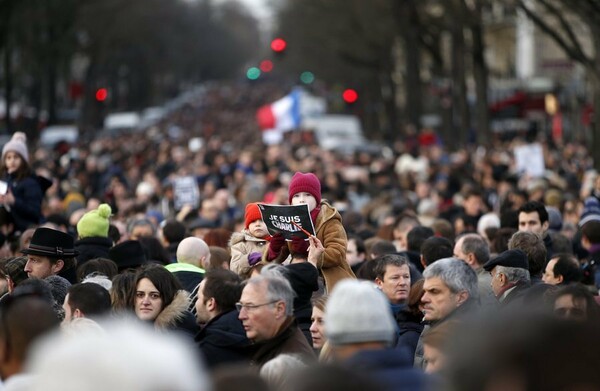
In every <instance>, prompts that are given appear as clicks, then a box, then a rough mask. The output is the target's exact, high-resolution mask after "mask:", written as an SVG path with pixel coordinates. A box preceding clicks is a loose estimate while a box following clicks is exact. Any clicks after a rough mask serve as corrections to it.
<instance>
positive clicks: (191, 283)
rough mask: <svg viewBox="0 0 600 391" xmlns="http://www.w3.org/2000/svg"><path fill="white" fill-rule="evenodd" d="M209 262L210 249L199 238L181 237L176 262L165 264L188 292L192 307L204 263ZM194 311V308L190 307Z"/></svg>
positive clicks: (203, 270)
mask: <svg viewBox="0 0 600 391" xmlns="http://www.w3.org/2000/svg"><path fill="white" fill-rule="evenodd" d="M209 262H210V249H209V248H208V245H207V244H206V242H205V241H204V240H202V239H200V238H196V237H189V238H185V239H183V240H182V241H181V242H180V243H179V246H178V247H177V262H176V263H171V264H169V265H167V266H166V269H167V270H168V271H170V272H171V273H173V275H174V276H175V278H177V280H178V281H179V282H180V283H181V286H182V287H183V289H185V290H186V291H187V292H189V293H190V299H191V301H192V307H193V306H194V303H195V302H196V297H197V295H198V287H199V284H200V281H202V279H203V278H204V273H205V269H204V267H205V265H207V264H209ZM190 311H192V312H195V308H190Z"/></svg>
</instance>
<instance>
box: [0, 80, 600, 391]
mask: <svg viewBox="0 0 600 391" xmlns="http://www.w3.org/2000/svg"><path fill="white" fill-rule="evenodd" d="M274 97H275V92H274V90H273V89H272V86H268V85H260V84H259V85H253V86H248V85H211V86H210V87H209V88H207V90H206V91H205V93H204V94H203V96H202V97H198V98H197V99H198V100H197V101H193V102H189V103H188V104H187V105H186V106H184V107H183V108H182V109H181V110H179V111H177V112H175V113H172V114H171V115H170V116H169V117H168V118H166V119H164V120H163V121H162V122H161V123H159V124H158V125H157V126H155V127H153V128H152V129H149V130H148V131H147V132H146V134H145V135H144V137H140V135H139V134H137V135H135V134H124V135H119V136H116V137H111V138H107V137H104V136H98V137H95V138H93V139H91V140H86V142H85V143H83V142H82V143H81V144H79V145H74V146H69V145H64V144H60V145H57V147H56V148H55V149H53V150H46V149H42V148H37V149H34V148H32V147H33V145H29V144H28V143H27V139H26V137H25V135H23V134H22V133H16V134H15V135H14V136H13V138H12V139H11V141H10V142H8V143H7V144H6V145H4V147H3V149H2V164H1V165H0V175H1V176H2V178H1V179H2V181H3V182H1V183H0V193H2V194H1V195H0V204H1V207H0V228H1V231H0V233H1V235H0V239H1V241H2V246H1V248H0V256H1V257H2V259H1V260H0V272H1V273H2V274H3V275H4V277H5V278H3V279H2V280H0V281H1V282H0V290H2V293H3V295H2V297H1V298H0V377H1V378H2V381H3V388H4V389H6V390H9V391H10V390H38V389H39V390H41V389H44V390H48V389H50V390H53V389H57V390H58V389H67V390H69V389H73V390H75V389H89V390H95V389H98V390H100V389H107V388H110V389H114V390H121V389H122V390H126V389H127V390H131V389H139V390H149V391H150V390H164V389H167V388H168V389H173V390H182V391H183V390H186V391H187V390H190V391H191V390H197V391H199V390H210V389H214V390H237V389H241V388H242V387H243V388H244V389H252V390H309V389H310V390H326V389H327V390H338V389H339V390H342V389H343V390H354V389H356V390H359V389H360V390H365V389H366V390H369V389H373V390H385V389H389V390H430V389H431V390H441V389H450V390H481V389H548V390H554V389H555V390H565V389H575V388H577V389H590V390H595V389H598V388H599V385H600V375H599V374H598V371H597V370H596V368H595V366H596V365H595V364H596V363H598V362H599V361H600V338H599V333H598V331H597V330H598V326H600V307H599V305H600V304H599V303H600V300H599V298H598V287H599V286H600V267H598V266H597V264H598V262H600V258H599V256H600V255H599V254H600V177H598V176H597V175H596V173H595V172H593V170H591V160H590V158H589V156H588V153H587V150H586V148H585V146H584V145H582V144H577V143H566V144H564V145H557V144H555V143H547V142H545V141H544V140H543V138H541V139H540V140H538V142H539V143H540V145H543V151H544V161H545V165H546V171H545V174H544V175H542V176H537V177H530V176H529V175H527V174H525V173H522V172H518V171H517V169H516V167H517V165H516V163H515V157H514V155H513V153H512V150H513V148H514V147H515V146H516V145H519V143H520V142H522V143H525V142H531V141H532V140H531V139H528V140H525V139H523V140H522V141H519V138H518V137H517V138H516V139H511V140H509V141H503V140H501V139H497V140H495V141H494V143H493V145H491V146H489V147H487V149H484V148H483V147H477V148H463V149H460V150H458V151H448V150H446V149H445V147H444V144H443V140H440V139H439V137H437V136H436V135H435V133H433V131H431V130H428V129H423V130H421V131H419V132H418V133H416V132H413V131H412V130H411V129H407V131H406V132H404V134H403V136H402V137H398V139H397V140H395V141H394V142H392V143H390V144H388V145H387V146H385V147H383V148H382V150H381V153H378V154H375V155H373V154H372V152H361V151H357V152H356V153H354V154H352V155H344V154H338V153H336V152H334V151H325V150H322V149H320V148H319V147H318V145H317V144H316V143H314V141H313V140H312V139H311V138H310V137H309V134H308V133H307V132H302V131H298V132H291V133H289V134H287V135H286V137H285V142H284V143H282V144H281V145H270V146H265V145H263V144H262V142H261V139H260V134H259V131H258V129H257V127H256V125H254V122H253V121H254V119H253V117H254V113H255V110H256V108H258V107H259V106H260V105H262V104H264V103H267V102H268V101H270V100H274ZM527 136H528V137H529V138H530V136H531V135H527ZM191 140H194V142H191ZM249 140H250V141H249ZM30 150H32V152H33V153H31V154H30ZM190 183H191V185H190ZM3 187H5V189H4V191H3ZM267 204H270V205H292V206H302V207H305V206H306V210H307V211H308V216H309V217H308V218H309V219H310V220H311V225H312V229H313V230H312V231H311V232H306V233H304V234H302V233H301V232H298V234H297V235H292V236H291V237H287V236H285V235H284V234H282V233H281V232H273V231H272V230H271V231H270V230H269V229H268V228H267V225H266V224H265V222H264V219H263V214H262V212H261V205H267ZM55 363H56V364H60V365H58V368H57V366H56V365H53V364H55Z"/></svg>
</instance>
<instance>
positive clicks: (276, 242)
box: [267, 233, 285, 261]
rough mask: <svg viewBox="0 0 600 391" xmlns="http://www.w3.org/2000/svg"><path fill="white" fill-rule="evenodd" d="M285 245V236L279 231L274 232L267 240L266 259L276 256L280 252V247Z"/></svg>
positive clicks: (270, 259)
mask: <svg viewBox="0 0 600 391" xmlns="http://www.w3.org/2000/svg"><path fill="white" fill-rule="evenodd" d="M284 245H285V238H284V237H283V235H282V234H281V233H276V234H275V235H273V237H272V238H271V241H270V242H269V250H268V253H267V260H269V261H272V260H273V259H275V258H277V256H278V255H279V253H280V252H281V248H282V247H283V246H284Z"/></svg>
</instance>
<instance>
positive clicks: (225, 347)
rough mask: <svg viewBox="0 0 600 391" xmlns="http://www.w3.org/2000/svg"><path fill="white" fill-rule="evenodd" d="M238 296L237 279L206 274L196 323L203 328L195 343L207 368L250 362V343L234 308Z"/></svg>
mask: <svg viewBox="0 0 600 391" xmlns="http://www.w3.org/2000/svg"><path fill="white" fill-rule="evenodd" d="M241 294H242V280H241V279H240V277H239V276H238V275H237V274H235V273H234V272H232V271H229V270H224V269H213V270H210V271H208V272H207V273H206V276H205V278H204V279H203V280H202V282H201V283H200V285H199V287H198V300H196V319H197V320H198V323H199V324H201V325H202V324H203V325H204V327H202V329H201V330H200V331H199V332H198V334H197V335H196V338H195V340H196V343H198V346H199V347H200V350H201V352H202V354H203V356H204V361H205V362H206V364H207V365H208V367H210V368H214V367H217V366H219V365H222V364H227V363H233V362H243V361H246V362H248V361H250V354H251V353H252V349H251V346H250V345H251V342H250V340H249V339H248V338H247V337H246V331H245V330H244V327H243V326H242V322H241V321H240V320H239V319H238V312H237V310H236V308H235V304H236V303H237V301H238V300H239V299H240V296H241Z"/></svg>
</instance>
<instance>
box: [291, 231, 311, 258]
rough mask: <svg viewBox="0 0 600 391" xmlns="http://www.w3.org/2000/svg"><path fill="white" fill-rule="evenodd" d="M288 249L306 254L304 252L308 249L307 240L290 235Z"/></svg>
mask: <svg viewBox="0 0 600 391" xmlns="http://www.w3.org/2000/svg"><path fill="white" fill-rule="evenodd" d="M311 236H312V235H311ZM290 249H291V250H292V254H298V255H306V252H307V251H308V241H307V240H304V239H302V238H301V237H300V236H292V244H291V245H290Z"/></svg>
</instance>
